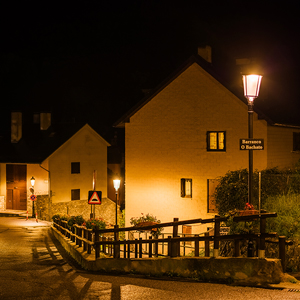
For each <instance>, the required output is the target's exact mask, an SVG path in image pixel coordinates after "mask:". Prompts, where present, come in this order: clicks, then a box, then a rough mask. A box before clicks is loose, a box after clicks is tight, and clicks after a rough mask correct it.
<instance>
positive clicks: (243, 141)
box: [242, 140, 262, 144]
mask: <svg viewBox="0 0 300 300" xmlns="http://www.w3.org/2000/svg"><path fill="white" fill-rule="evenodd" d="M242 144H262V141H260V140H252V141H251V140H242Z"/></svg>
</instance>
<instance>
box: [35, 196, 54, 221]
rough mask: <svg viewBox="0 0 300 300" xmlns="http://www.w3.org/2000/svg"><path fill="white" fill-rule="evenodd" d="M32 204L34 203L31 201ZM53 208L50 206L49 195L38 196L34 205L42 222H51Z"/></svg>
mask: <svg viewBox="0 0 300 300" xmlns="http://www.w3.org/2000/svg"><path fill="white" fill-rule="evenodd" d="M31 202H32V201H31ZM50 209H51V207H50V205H49V196H48V195H38V196H37V199H36V201H35V203H34V210H35V212H37V214H38V218H39V219H40V220H46V221H50V219H51V211H50Z"/></svg>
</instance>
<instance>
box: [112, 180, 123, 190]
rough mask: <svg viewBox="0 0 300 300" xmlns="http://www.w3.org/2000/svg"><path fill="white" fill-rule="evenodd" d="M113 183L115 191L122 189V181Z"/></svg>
mask: <svg viewBox="0 0 300 300" xmlns="http://www.w3.org/2000/svg"><path fill="white" fill-rule="evenodd" d="M113 182H114V188H115V190H116V192H117V191H118V189H119V188H120V183H121V180H120V179H114V180H113Z"/></svg>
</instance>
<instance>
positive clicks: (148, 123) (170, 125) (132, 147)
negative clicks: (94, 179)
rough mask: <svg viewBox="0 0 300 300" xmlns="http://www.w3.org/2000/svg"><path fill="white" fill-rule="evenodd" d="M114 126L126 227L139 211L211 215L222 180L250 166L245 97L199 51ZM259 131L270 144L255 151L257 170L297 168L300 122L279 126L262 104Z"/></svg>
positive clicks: (164, 217) (167, 216) (169, 216)
mask: <svg viewBox="0 0 300 300" xmlns="http://www.w3.org/2000/svg"><path fill="white" fill-rule="evenodd" d="M262 88H263V83H262ZM240 89H241V92H242V82H241V87H240ZM257 101H259V99H258V100H257ZM115 127H119V128H122V127H123V128H125V149H126V153H125V170H126V175H125V181H126V194H125V199H126V226H129V224H130V218H132V217H139V216H141V213H144V214H147V213H150V214H153V215H154V216H156V217H157V218H158V219H160V220H161V221H162V222H170V221H172V220H173V218H174V217H178V218H179V220H186V219H194V218H209V217H212V216H213V215H214V214H216V212H217V211H216V207H215V205H214V202H213V197H211V195H212V194H213V191H214V188H215V186H216V178H218V177H219V176H223V175H225V173H226V172H227V171H229V170H238V169H241V168H248V151H242V150H240V139H243V138H247V137H248V108H247V103H246V99H244V98H243V96H242V95H240V94H239V93H236V92H234V91H231V90H230V89H229V88H228V87H227V85H226V84H225V83H224V82H223V80H221V79H220V78H219V77H218V76H217V75H216V74H215V71H214V70H213V68H212V66H211V64H210V63H209V62H207V61H205V60H204V59H202V58H201V57H200V56H197V57H191V58H190V59H189V60H188V61H187V62H186V63H185V64H184V65H183V66H182V67H181V68H180V69H179V70H177V71H176V72H175V73H174V74H172V75H171V76H170V77H169V78H168V79H167V80H166V81H165V82H163V83H162V84H161V85H160V86H159V87H157V88H156V89H155V90H153V91H152V92H151V93H150V94H148V95H147V97H145V98H144V99H143V100H142V101H141V102H140V103H138V104H137V105H136V106H135V107H133V108H132V109H131V110H130V111H129V112H127V113H126V114H125V115H124V116H123V117H122V118H121V119H120V120H119V121H118V122H116V123H115ZM254 137H255V138H260V139H264V150H260V151H253V152H254V170H255V169H258V170H262V169H265V168H269V167H275V166H278V167H280V168H283V167H287V166H291V165H292V164H294V163H295V162H297V161H298V160H299V158H300V151H299V150H300V139H299V137H300V127H299V126H289V125H284V124H277V123H275V122H273V121H271V120H270V119H269V118H267V117H266V116H265V115H264V114H262V113H261V112H258V111H257V109H256V108H255V113H254ZM206 229H207V228H206V226H204V225H203V226H201V227H198V228H196V227H195V228H194V227H193V230H192V231H191V228H186V229H185V232H186V233H196V232H203V231H206Z"/></svg>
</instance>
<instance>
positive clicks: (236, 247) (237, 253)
mask: <svg viewBox="0 0 300 300" xmlns="http://www.w3.org/2000/svg"><path fill="white" fill-rule="evenodd" d="M234 256H235V257H239V256H240V240H238V239H235V240H234Z"/></svg>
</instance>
